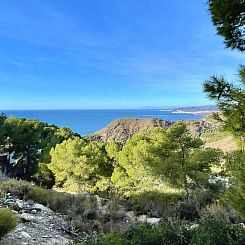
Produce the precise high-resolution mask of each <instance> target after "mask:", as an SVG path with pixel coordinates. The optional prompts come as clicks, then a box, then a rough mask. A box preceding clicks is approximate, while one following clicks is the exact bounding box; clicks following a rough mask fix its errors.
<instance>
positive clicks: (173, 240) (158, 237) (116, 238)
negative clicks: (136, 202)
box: [84, 219, 191, 245]
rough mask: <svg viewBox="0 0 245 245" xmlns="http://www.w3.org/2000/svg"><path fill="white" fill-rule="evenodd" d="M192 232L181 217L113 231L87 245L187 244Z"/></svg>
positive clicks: (88, 242) (90, 241)
mask: <svg viewBox="0 0 245 245" xmlns="http://www.w3.org/2000/svg"><path fill="white" fill-rule="evenodd" d="M190 238H191V236H190V232H189V230H188V229H187V228H186V224H185V223H184V222H182V221H181V220H179V219H175V220H172V221H167V220H165V221H162V222H161V223H160V224H159V225H151V224H146V223H145V224H138V225H134V226H131V227H129V228H128V229H126V230H125V231H123V232H120V233H111V234H109V235H104V236H101V237H99V238H96V239H94V240H89V241H87V242H85V243H84V244H86V245H88V244H89V245H106V244H108V245H110V244H113V245H114V244H118V245H121V244H122V245H172V244H175V245H187V244H189V241H190Z"/></svg>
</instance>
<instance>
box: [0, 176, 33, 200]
mask: <svg viewBox="0 0 245 245" xmlns="http://www.w3.org/2000/svg"><path fill="white" fill-rule="evenodd" d="M33 186H34V185H33V184H32V183H30V182H28V181H25V180H16V179H10V180H6V181H4V182H2V183H1V184H0V193H2V194H3V193H11V194H13V195H15V196H18V197H20V198H22V197H23V196H25V195H26V194H27V192H28V191H29V190H30V189H32V188H33Z"/></svg>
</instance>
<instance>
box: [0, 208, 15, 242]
mask: <svg viewBox="0 0 245 245" xmlns="http://www.w3.org/2000/svg"><path fill="white" fill-rule="evenodd" d="M16 224H17V222H16V216H15V214H14V213H13V212H12V211H11V210H9V209H0V238H1V237H3V236H4V235H6V234H7V233H8V232H9V231H11V230H12V229H14V228H15V227H16Z"/></svg>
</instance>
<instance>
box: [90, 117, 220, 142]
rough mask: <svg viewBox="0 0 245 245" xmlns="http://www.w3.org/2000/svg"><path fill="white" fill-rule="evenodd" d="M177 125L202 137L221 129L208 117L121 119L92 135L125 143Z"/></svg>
mask: <svg viewBox="0 0 245 245" xmlns="http://www.w3.org/2000/svg"><path fill="white" fill-rule="evenodd" d="M176 123H185V124H186V125H187V128H188V130H189V131H190V133H191V134H192V135H200V134H201V133H203V132H206V131H209V130H214V129H217V128H218V127H219V123H217V122H215V121H214V120H212V118H211V117H206V118H204V119H203V120H180V121H167V120H162V119H159V118H120V119H117V120H115V121H113V122H112V123H111V124H109V125H108V126H107V127H105V128H103V129H101V130H100V131H98V132H96V133H94V134H92V135H91V137H92V138H93V139H96V140H101V141H104V142H108V141H111V140H114V141H117V142H123V141H125V140H127V139H128V138H129V137H130V136H132V135H134V134H137V133H140V132H143V131H150V130H152V129H153V128H156V127H161V128H164V129H168V128H169V127H171V126H173V125H174V124H176Z"/></svg>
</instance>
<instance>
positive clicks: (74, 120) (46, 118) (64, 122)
mask: <svg viewBox="0 0 245 245" xmlns="http://www.w3.org/2000/svg"><path fill="white" fill-rule="evenodd" d="M1 112H3V113H5V114H6V115H7V116H10V115H14V116H16V117H24V118H28V119H38V120H40V121H43V122H47V123H50V124H56V125H57V126H65V127H69V128H71V129H72V130H73V131H74V132H76V133H79V134H81V135H86V134H90V133H93V132H96V131H98V130H100V129H101V128H103V127H105V126H106V125H108V124H109V123H111V122H112V121H113V120H115V119H118V118H122V117H124V118H125V117H126V118H127V117H131V118H153V117H154V118H160V119H165V120H171V121H175V120H187V119H201V118H202V117H203V116H199V115H192V114H178V113H177V114H175V113H171V111H167V110H160V109H131V110H128V109H125V110H124V109H123V110H20V111H19V110H18V111H17V110H15V111H13V110H11V111H10V110H8V111H1Z"/></svg>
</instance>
